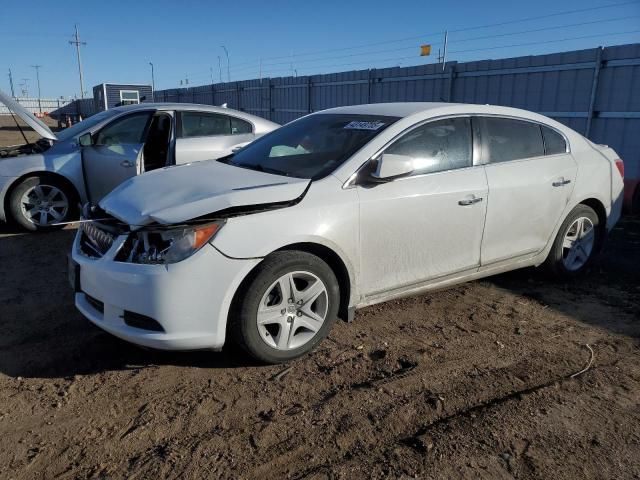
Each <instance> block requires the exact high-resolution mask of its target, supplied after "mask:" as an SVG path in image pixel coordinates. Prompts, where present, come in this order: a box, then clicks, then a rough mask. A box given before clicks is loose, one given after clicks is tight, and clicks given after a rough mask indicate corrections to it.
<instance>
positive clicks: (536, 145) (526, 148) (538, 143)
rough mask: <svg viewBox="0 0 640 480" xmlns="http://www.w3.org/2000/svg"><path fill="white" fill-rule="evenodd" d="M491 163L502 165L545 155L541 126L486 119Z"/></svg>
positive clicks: (501, 119)
mask: <svg viewBox="0 0 640 480" xmlns="http://www.w3.org/2000/svg"><path fill="white" fill-rule="evenodd" d="M484 124H485V136H484V138H485V140H484V142H485V145H486V147H487V148H488V155H489V162H490V163H500V162H508V161H510V160H518V159H522V158H531V157H539V156H542V155H544V144H543V142H542V133H541V132H540V126H539V125H537V124H535V123H531V122H525V121H521V120H512V119H508V118H491V117H485V118H484Z"/></svg>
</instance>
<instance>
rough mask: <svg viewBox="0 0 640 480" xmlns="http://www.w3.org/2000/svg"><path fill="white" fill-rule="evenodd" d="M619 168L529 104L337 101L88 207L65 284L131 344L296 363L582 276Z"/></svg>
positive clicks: (609, 210)
mask: <svg viewBox="0 0 640 480" xmlns="http://www.w3.org/2000/svg"><path fill="white" fill-rule="evenodd" d="M622 171H623V165H622V161H621V160H620V159H619V158H618V156H617V154H616V153H615V152H614V151H613V150H612V149H610V148H608V147H606V146H600V145H595V144H593V143H591V142H590V141H588V140H587V139H585V138H584V137H582V136H581V135H580V134H578V133H576V132H575V131H573V130H571V129H570V128H567V127H566V126H564V125H562V124H560V123H558V122H556V121H554V120H551V119H549V118H547V117H544V116H542V115H538V114H535V113H531V112H527V111H523V110H518V109H513V108H505V107H496V106H486V105H463V104H444V103H395V104H375V105H360V106H351V107H341V108H334V109H331V110H325V111H322V112H318V113H314V114H311V115H308V116H306V117H303V118H301V119H299V120H296V121H294V122H292V123H290V124H288V125H286V126H284V127H282V128H280V129H279V130H276V131H274V132H272V133H270V134H268V135H266V136H264V137H262V138H260V139H258V140H257V141H255V142H254V143H252V144H251V145H249V146H247V147H245V148H244V149H243V150H241V151H239V152H237V153H236V154H234V155H230V156H228V157H226V158H222V159H219V160H218V161H210V162H200V163H197V164H192V165H184V166H179V167H176V168H172V169H168V170H162V171H157V172H151V173H149V174H145V175H142V176H140V177H136V178H133V179H131V180H129V181H127V182H125V183H124V184H122V185H120V187H118V188H117V189H116V190H115V191H113V192H112V193H111V194H110V195H108V196H107V197H106V198H105V199H103V200H102V201H101V202H100V206H99V208H94V209H86V211H85V216H86V217H87V218H90V219H91V218H92V219H94V220H95V221H88V222H87V223H84V224H83V226H82V228H81V229H80V230H79V231H78V234H77V237H76V239H75V243H74V245H73V252H72V260H71V264H70V280H71V281H72V283H73V285H74V287H75V289H76V294H75V301H76V306H77V308H78V309H79V310H80V311H81V312H82V313H83V314H84V315H85V316H86V317H87V318H88V319H89V320H90V321H92V322H93V323H94V324H96V325H98V326H99V327H101V328H103V329H104V330H106V331H107V332H110V333H112V334H113V335H116V336H118V337H120V338H123V339H125V340H128V341H130V342H133V343H137V344H140V345H145V346H148V347H155V348H160V349H214V350H215V349H220V348H221V347H222V346H223V344H224V343H225V341H226V339H227V338H228V337H229V336H232V337H233V338H235V340H236V341H237V342H238V343H239V344H240V345H242V346H243V347H244V348H245V349H246V350H247V351H248V353H249V354H251V355H253V356H254V357H256V358H258V359H260V360H262V361H265V362H283V361H288V360H291V359H293V358H296V357H298V356H300V355H302V354H304V353H306V352H308V351H309V350H311V349H312V348H313V347H314V346H316V345H317V344H318V342H320V341H321V340H322V339H323V338H324V337H325V336H326V335H327V334H328V333H329V330H330V328H331V326H332V324H333V323H334V321H335V319H336V317H337V316H342V317H343V318H347V319H350V318H351V317H352V316H353V312H354V310H355V309H357V308H360V307H364V306H366V305H371V304H375V303H378V302H383V301H386V300H389V299H392V298H397V297H402V296H406V295H411V294H416V293H420V292H425V291H428V290H432V289H436V288H442V287H446V286H450V285H454V284H457V283H460V282H464V281H468V280H473V279H477V278H481V277H485V276H488V275H493V274H496V273H500V272H505V271H507V270H513V269H516V268H521V267H527V266H531V265H535V266H538V265H542V264H545V265H546V266H547V267H548V268H549V269H550V270H551V271H553V272H555V273H556V274H558V275H561V276H565V277H572V276H575V275H577V274H579V273H582V272H583V271H584V270H585V269H586V268H587V267H588V266H589V264H590V262H591V261H592V260H593V258H594V256H595V255H596V253H597V252H598V250H599V249H600V247H601V245H602V243H603V240H604V238H605V234H606V233H607V232H608V231H609V230H611V228H612V227H613V226H614V224H615V223H616V221H617V220H618V218H619V216H620V210H621V201H622V190H623V179H622V173H621V172H622Z"/></svg>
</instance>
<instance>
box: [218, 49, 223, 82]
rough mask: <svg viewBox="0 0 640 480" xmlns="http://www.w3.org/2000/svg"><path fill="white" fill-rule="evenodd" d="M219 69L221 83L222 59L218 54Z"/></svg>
mask: <svg viewBox="0 0 640 480" xmlns="http://www.w3.org/2000/svg"><path fill="white" fill-rule="evenodd" d="M218 71H219V72H220V83H222V59H221V58H220V55H218Z"/></svg>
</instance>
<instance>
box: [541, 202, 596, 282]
mask: <svg viewBox="0 0 640 480" xmlns="http://www.w3.org/2000/svg"><path fill="white" fill-rule="evenodd" d="M601 237H602V235H601V226H600V222H599V219H598V215H597V214H596V212H595V211H594V210H593V209H592V208H591V207H588V206H587V205H582V204H580V205H578V206H576V207H575V208H574V209H573V210H572V211H571V212H570V213H569V215H567V218H566V219H565V220H564V222H563V223H562V226H561V227H560V230H559V231H558V235H557V237H556V239H555V241H554V242H553V246H552V247H551V251H550V252H549V256H548V257H547V260H546V261H545V265H546V266H547V268H548V269H549V270H550V271H551V272H552V273H554V274H555V275H557V276H559V277H574V276H576V275H580V274H581V273H583V272H584V271H586V270H587V268H588V267H589V265H590V264H591V262H592V261H593V259H594V258H595V256H596V253H597V252H598V250H599V247H600V242H601Z"/></svg>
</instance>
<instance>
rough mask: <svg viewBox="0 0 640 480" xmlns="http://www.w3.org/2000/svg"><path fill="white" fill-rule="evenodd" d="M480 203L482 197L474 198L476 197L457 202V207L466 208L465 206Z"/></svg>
mask: <svg viewBox="0 0 640 480" xmlns="http://www.w3.org/2000/svg"><path fill="white" fill-rule="evenodd" d="M481 201H482V197H476V196H473V197H467V198H463V199H462V200H460V201H458V205H462V206H463V207H466V206H467V205H473V204H474V203H478V202H481Z"/></svg>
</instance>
